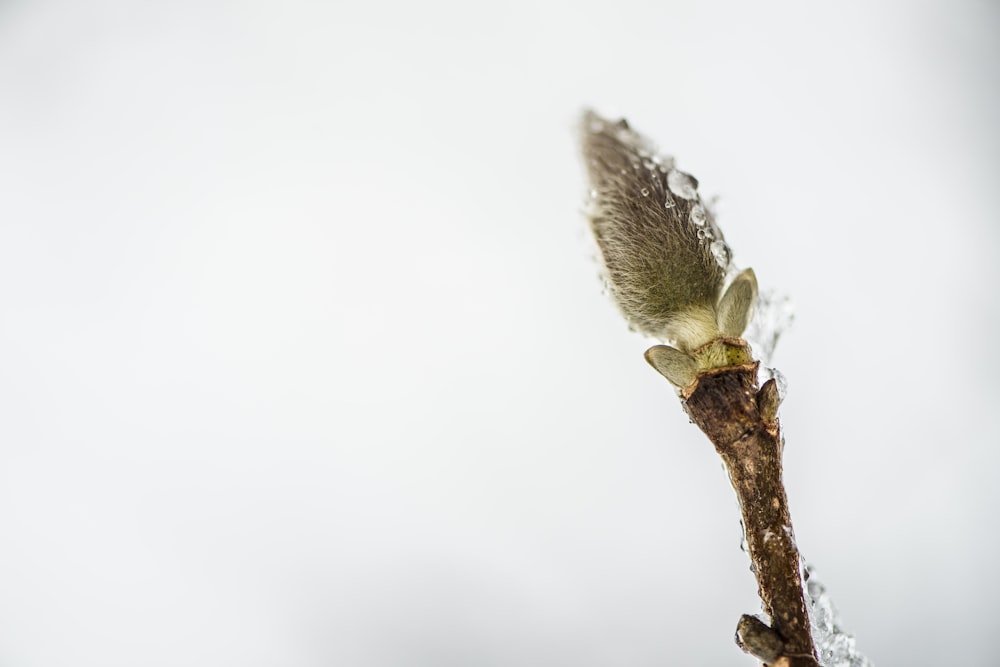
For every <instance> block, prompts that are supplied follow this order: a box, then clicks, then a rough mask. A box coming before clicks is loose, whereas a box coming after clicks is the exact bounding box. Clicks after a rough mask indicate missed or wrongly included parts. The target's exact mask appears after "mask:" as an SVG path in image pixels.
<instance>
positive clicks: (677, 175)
mask: <svg viewBox="0 0 1000 667" xmlns="http://www.w3.org/2000/svg"><path fill="white" fill-rule="evenodd" d="M667 187H668V188H670V191H671V192H673V193H674V194H675V195H677V196H678V197H680V198H681V199H687V200H688V201H694V200H695V199H697V198H698V181H696V180H695V178H694V176H692V175H691V174H685V173H684V172H683V171H677V170H676V169H672V170H670V173H668V174H667Z"/></svg>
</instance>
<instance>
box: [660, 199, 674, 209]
mask: <svg viewBox="0 0 1000 667" xmlns="http://www.w3.org/2000/svg"><path fill="white" fill-rule="evenodd" d="M674 206H677V202H675V201H674V200H673V199H671V198H670V197H667V200H666V201H665V202H663V208H673V207H674Z"/></svg>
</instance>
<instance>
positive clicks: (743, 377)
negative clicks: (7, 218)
mask: <svg viewBox="0 0 1000 667" xmlns="http://www.w3.org/2000/svg"><path fill="white" fill-rule="evenodd" d="M682 397H683V398H684V399H685V405H686V408H687V412H688V414H689V415H690V417H691V419H692V421H694V423H695V424H697V425H698V427H699V428H701V430H702V431H704V432H705V435H707V436H708V438H709V440H711V441H712V444H713V445H715V449H716V451H718V452H719V455H720V456H721V457H722V460H723V461H724V462H725V464H726V469H727V470H728V471H729V479H730V480H731V481H732V484H733V489H734V490H735V491H736V496H737V498H738V499H739V502H740V510H741V511H742V514H743V526H744V529H745V531H746V541H747V550H748V551H749V554H750V562H751V568H752V569H753V571H754V572H755V573H756V575H757V584H758V589H759V590H758V592H759V594H760V599H761V602H762V603H763V606H764V611H765V613H767V615H768V616H769V617H770V618H771V627H772V628H773V629H774V630H775V631H776V632H777V633H778V635H779V636H780V638H781V640H783V642H784V648H783V650H782V651H781V655H780V657H779V658H777V659H776V660H774V662H771V663H770V664H771V665H774V666H779V665H780V666H781V667H818V664H819V663H818V662H817V660H816V649H815V647H814V646H813V641H812V635H811V633H810V629H809V616H808V613H807V611H806V601H805V596H804V594H803V591H802V579H801V576H800V574H799V551H798V548H797V547H796V545H795V541H794V539H793V533H792V519H791V516H790V515H789V512H788V499H787V497H786V496H785V487H784V484H783V483H782V481H781V450H782V445H783V442H782V438H781V430H780V427H779V424H778V420H777V405H778V400H779V399H778V395H777V389H776V387H775V385H774V381H773V380H771V381H769V382H768V383H766V384H765V385H764V387H763V388H761V389H760V390H758V388H757V364H756V363H754V364H747V365H743V366H734V367H730V368H723V369H717V370H712V371H706V372H703V373H701V374H700V375H699V376H698V379H697V380H696V381H695V383H694V384H693V385H692V386H691V387H688V388H687V389H686V390H685V391H684V392H683V394H682ZM747 650H749V649H747ZM750 652H751V653H755V652H754V651H750ZM755 654H756V653H755Z"/></svg>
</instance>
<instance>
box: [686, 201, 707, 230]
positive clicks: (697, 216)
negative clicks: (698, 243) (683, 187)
mask: <svg viewBox="0 0 1000 667" xmlns="http://www.w3.org/2000/svg"><path fill="white" fill-rule="evenodd" d="M690 217H691V222H693V223H694V224H696V225H698V226H699V227H704V226H705V222H707V220H708V214H707V213H705V207H704V206H702V205H701V204H695V205H694V206H693V207H691V216H690Z"/></svg>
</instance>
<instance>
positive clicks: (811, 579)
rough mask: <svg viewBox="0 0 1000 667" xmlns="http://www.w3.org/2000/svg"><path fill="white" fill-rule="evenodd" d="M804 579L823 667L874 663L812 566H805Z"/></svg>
mask: <svg viewBox="0 0 1000 667" xmlns="http://www.w3.org/2000/svg"><path fill="white" fill-rule="evenodd" d="M803 580H804V582H805V589H806V596H807V597H808V604H807V607H808V608H809V624H810V625H811V626H812V637H813V643H814V644H815V645H816V652H817V653H818V654H819V664H820V665H821V666H822V667H873V665H872V662H871V661H870V660H869V659H868V658H866V657H865V656H863V655H862V654H860V653H858V650H857V647H856V646H855V640H854V637H853V636H852V635H849V634H847V633H846V632H844V630H843V628H841V625H840V624H841V621H840V614H838V613H837V609H836V607H834V606H833V602H832V601H831V600H830V595H829V594H828V593H827V592H826V587H825V586H823V584H821V583H820V581H819V579H817V578H816V574H815V572H814V570H813V568H812V566H810V565H806V566H805V571H804V573H803Z"/></svg>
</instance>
